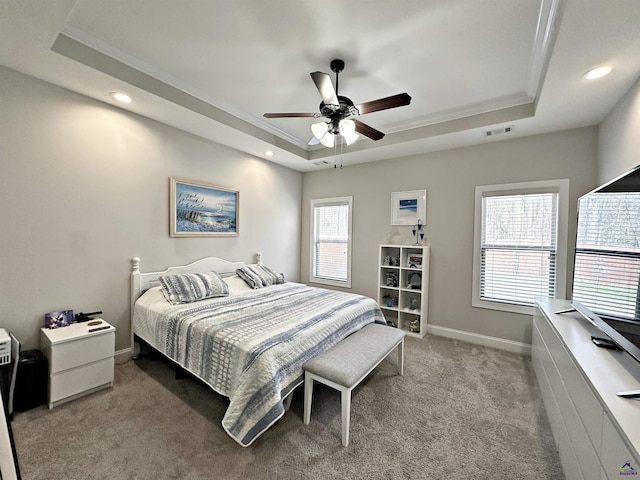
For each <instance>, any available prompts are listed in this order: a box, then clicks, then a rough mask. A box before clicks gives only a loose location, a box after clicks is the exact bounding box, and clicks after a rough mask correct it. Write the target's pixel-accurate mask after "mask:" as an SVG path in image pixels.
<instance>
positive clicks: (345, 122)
mask: <svg viewBox="0 0 640 480" xmlns="http://www.w3.org/2000/svg"><path fill="white" fill-rule="evenodd" d="M338 130H340V133H341V134H342V135H343V136H344V135H345V134H349V133H353V132H355V131H356V122H354V121H353V120H351V119H350V118H344V119H342V120H340V123H339V124H338Z"/></svg>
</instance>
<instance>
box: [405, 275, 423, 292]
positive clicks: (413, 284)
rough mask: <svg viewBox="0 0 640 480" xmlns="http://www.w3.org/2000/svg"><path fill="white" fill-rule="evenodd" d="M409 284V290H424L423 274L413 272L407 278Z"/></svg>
mask: <svg viewBox="0 0 640 480" xmlns="http://www.w3.org/2000/svg"><path fill="white" fill-rule="evenodd" d="M407 283H408V284H409V288H411V289H413V290H420V289H421V288H422V273H420V272H411V273H410V274H409V275H408V276H407Z"/></svg>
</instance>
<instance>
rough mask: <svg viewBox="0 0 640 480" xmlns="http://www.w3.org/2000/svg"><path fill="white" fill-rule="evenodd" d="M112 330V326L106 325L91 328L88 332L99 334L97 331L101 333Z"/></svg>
mask: <svg viewBox="0 0 640 480" xmlns="http://www.w3.org/2000/svg"><path fill="white" fill-rule="evenodd" d="M110 328H111V326H109V325H105V326H104V327H97V328H90V329H89V330H88V332H97V331H100V330H108V329H110Z"/></svg>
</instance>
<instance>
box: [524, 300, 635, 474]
mask: <svg viewBox="0 0 640 480" xmlns="http://www.w3.org/2000/svg"><path fill="white" fill-rule="evenodd" d="M570 308H571V305H570V303H569V302H568V301H566V300H555V299H538V308H537V310H536V313H535V314H534V316H533V332H532V338H533V339H532V350H531V351H532V362H533V368H534V371H535V373H536V378H537V380H538V385H539V386H540V393H541V395H542V399H543V401H544V406H545V409H546V411H547V415H548V417H549V423H550V424H551V430H552V431H553V436H554V439H555V442H556V446H557V447H558V452H559V454H560V461H561V462H562V467H563V469H564V473H565V476H566V478H567V480H571V479H592V480H613V479H621V478H638V479H640V401H638V400H632V399H625V398H620V397H618V396H617V395H616V392H620V391H626V390H635V389H639V388H640V363H638V362H636V361H635V360H634V359H633V358H632V357H631V356H630V355H628V354H626V353H625V352H621V351H614V350H607V349H603V348H600V347H597V346H595V345H594V344H593V343H592V342H591V336H592V335H594V336H600V337H603V336H605V335H603V334H602V333H601V332H600V331H599V330H598V329H597V328H596V327H595V326H594V325H592V324H591V323H590V322H588V321H587V320H586V319H584V318H583V317H582V316H581V315H580V314H579V313H577V312H570V313H564V314H558V313H556V312H559V311H562V310H566V309H570Z"/></svg>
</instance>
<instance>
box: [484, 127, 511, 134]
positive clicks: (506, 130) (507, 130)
mask: <svg viewBox="0 0 640 480" xmlns="http://www.w3.org/2000/svg"><path fill="white" fill-rule="evenodd" d="M511 132H513V125H512V126H509V127H502V128H496V129H495V130H487V131H485V132H484V136H485V137H494V136H496V135H502V134H504V133H511Z"/></svg>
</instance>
